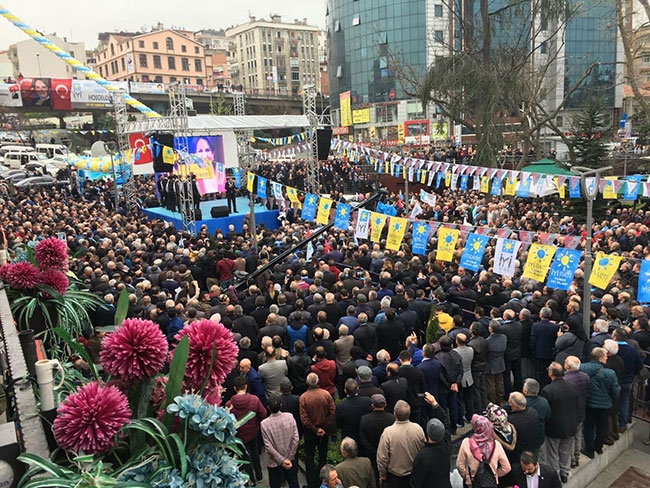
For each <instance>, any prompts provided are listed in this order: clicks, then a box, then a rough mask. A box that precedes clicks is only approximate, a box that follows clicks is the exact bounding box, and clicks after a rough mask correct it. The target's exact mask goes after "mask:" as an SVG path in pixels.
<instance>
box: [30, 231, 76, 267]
mask: <svg viewBox="0 0 650 488" xmlns="http://www.w3.org/2000/svg"><path fill="white" fill-rule="evenodd" d="M34 257H35V258H36V261H38V265H39V266H40V268H41V269H50V268H51V269H59V270H62V271H65V270H67V269H68V245H67V244H66V243H65V242H63V241H62V240H61V239H58V238H56V237H48V238H47V239H43V240H42V241H39V242H38V244H36V248H35V249H34Z"/></svg>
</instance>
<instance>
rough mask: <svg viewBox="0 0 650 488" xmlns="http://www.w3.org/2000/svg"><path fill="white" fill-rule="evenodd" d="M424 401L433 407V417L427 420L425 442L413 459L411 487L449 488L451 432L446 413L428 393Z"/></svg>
mask: <svg viewBox="0 0 650 488" xmlns="http://www.w3.org/2000/svg"><path fill="white" fill-rule="evenodd" d="M425 401H426V402H427V403H428V404H430V405H431V406H432V407H433V410H432V411H433V412H434V417H433V418H432V419H430V420H429V421H428V422H427V425H426V429H425V431H426V434H427V441H428V442H427V444H425V445H424V447H423V448H422V449H421V450H420V452H419V453H418V454H417V456H415V459H414V460H413V470H412V471H411V488H451V483H450V481H449V472H450V471H451V466H450V465H451V434H450V426H449V420H448V419H447V414H446V413H445V411H444V410H443V409H442V408H441V407H440V405H438V403H437V402H436V399H435V397H434V396H433V395H431V394H430V393H427V394H425Z"/></svg>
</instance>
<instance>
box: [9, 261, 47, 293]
mask: <svg viewBox="0 0 650 488" xmlns="http://www.w3.org/2000/svg"><path fill="white" fill-rule="evenodd" d="M6 277H7V283H8V284H9V286H11V287H12V288H15V289H18V290H31V289H32V288H34V286H36V285H37V284H38V283H40V281H41V272H40V271H39V269H38V268H37V267H36V266H34V265H33V264H31V263H28V262H26V261H21V262H19V263H13V264H11V265H9V269H7V270H6Z"/></svg>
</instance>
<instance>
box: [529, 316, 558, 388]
mask: <svg viewBox="0 0 650 488" xmlns="http://www.w3.org/2000/svg"><path fill="white" fill-rule="evenodd" d="M552 313H553V312H552V311H551V309H550V308H548V307H542V309H541V310H540V311H539V316H540V319H541V320H540V321H539V322H535V323H534V324H533V327H532V329H531V333H530V349H531V351H532V354H533V367H534V368H535V379H536V380H537V381H538V382H539V384H540V385H541V386H542V387H543V386H545V385H547V384H548V382H549V380H548V375H547V374H546V368H548V365H549V364H550V363H551V360H552V359H553V348H554V347H555V341H556V340H557V330H558V325H557V324H556V323H555V322H551V320H550V319H551V314H552Z"/></svg>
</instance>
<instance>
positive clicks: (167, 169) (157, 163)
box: [149, 132, 174, 173]
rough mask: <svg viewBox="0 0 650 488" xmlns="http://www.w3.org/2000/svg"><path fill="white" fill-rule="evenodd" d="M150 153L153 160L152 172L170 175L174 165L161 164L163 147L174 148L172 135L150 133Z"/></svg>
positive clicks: (167, 133)
mask: <svg viewBox="0 0 650 488" xmlns="http://www.w3.org/2000/svg"><path fill="white" fill-rule="evenodd" d="M149 137H150V139H151V153H152V159H153V170H154V172H155V173H171V172H172V170H173V169H174V163H173V162H172V163H171V164H169V163H165V162H163V154H164V148H165V147H174V134H172V133H169V132H152V133H151V134H150V136H149Z"/></svg>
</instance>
